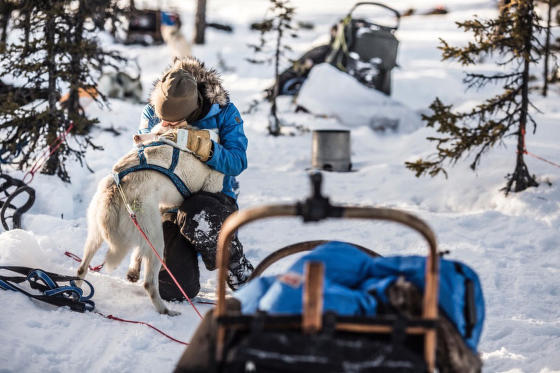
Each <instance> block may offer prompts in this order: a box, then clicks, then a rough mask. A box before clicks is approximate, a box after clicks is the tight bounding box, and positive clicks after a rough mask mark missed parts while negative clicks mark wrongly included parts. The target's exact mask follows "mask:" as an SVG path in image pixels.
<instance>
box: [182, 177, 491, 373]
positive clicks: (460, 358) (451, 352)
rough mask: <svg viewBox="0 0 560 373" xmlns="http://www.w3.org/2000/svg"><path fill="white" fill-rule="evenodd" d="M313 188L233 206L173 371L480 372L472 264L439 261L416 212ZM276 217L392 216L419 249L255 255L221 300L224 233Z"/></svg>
mask: <svg viewBox="0 0 560 373" xmlns="http://www.w3.org/2000/svg"><path fill="white" fill-rule="evenodd" d="M312 183H313V195H312V196H311V197H310V198H308V199H307V200H306V201H305V202H303V203H297V204H295V205H272V206H264V207H259V208H253V209H249V210H241V211H239V212H238V213H235V214H232V215H231V216H230V217H229V218H228V219H227V220H226V221H225V222H224V225H223V226H222V229H221V231H220V236H219V240H218V251H217V263H218V264H217V265H218V271H219V273H218V284H217V292H216V293H217V297H218V299H217V305H216V308H215V309H214V310H213V311H211V312H209V313H208V314H207V315H206V317H205V318H204V320H203V322H202V323H201V325H199V328H198V329H197V331H196V333H195V335H194V337H193V338H192V340H191V345H190V346H189V347H188V348H187V349H186V350H185V352H184V354H183V356H182V357H181V359H180V361H179V363H178V365H177V368H176V372H206V371H208V372H321V373H326V372H428V371H429V372H433V371H434V369H435V368H436V367H437V368H438V370H439V372H478V371H480V368H481V361H480V358H479V357H478V355H477V353H476V345H477V343H478V339H479V337H480V333H481V328H482V322H483V319H484V304H483V300H482V291H481V288H480V284H479V282H478V277H477V276H476V274H475V273H474V271H472V270H471V269H470V268H468V267H467V266H465V265H463V264H462V263H459V262H453V261H449V260H444V259H440V257H439V254H438V252H437V244H436V238H435V235H434V233H433V232H432V230H431V229H430V228H429V226H428V225H427V224H426V223H425V222H423V221H422V220H420V219H419V218H417V217H415V216H413V215H411V214H408V213H406V212H403V211H399V210H394V209H386V208H373V207H341V206H334V205H331V204H330V202H329V200H328V198H326V197H324V196H322V195H321V191H320V188H321V175H320V174H314V175H312ZM280 216H285V217H287V216H301V217H302V218H303V221H304V222H310V221H311V222H316V221H320V220H324V219H327V218H336V219H338V218H345V219H371V220H383V221H393V222H397V223H400V224H403V225H406V226H408V227H409V228H412V229H413V230H415V231H417V232H418V233H420V235H421V236H422V237H423V238H424V240H425V241H426V242H427V244H428V247H429V253H428V256H427V257H420V256H413V257H380V256H379V255H378V254H376V253H375V252H373V251H371V250H369V249H367V248H364V247H361V246H358V245H353V244H349V243H345V242H325V241H308V242H301V243H297V244H294V245H290V246H287V247H285V248H282V249H280V250H277V251H275V252H274V253H272V254H271V255H269V256H268V257H267V258H265V259H264V260H263V261H262V262H261V263H260V264H259V265H258V266H257V267H256V269H255V271H254V273H253V276H252V281H250V282H249V283H248V284H247V285H246V286H245V287H243V288H241V289H240V290H239V291H237V292H236V293H235V294H234V298H228V299H226V297H225V289H226V288H225V280H226V273H227V268H228V261H229V258H228V256H229V246H230V243H231V240H232V237H233V236H234V235H235V234H236V231H237V230H238V229H239V228H240V227H241V226H243V225H245V224H248V223H250V222H253V221H256V220H259V219H264V218H267V217H280ZM303 251H310V253H309V254H306V255H305V256H303V257H302V258H300V259H298V260H297V261H296V262H295V263H294V264H293V265H292V266H291V267H290V269H289V270H288V271H287V272H285V273H284V274H281V275H279V276H276V277H260V276H261V275H262V274H263V271H264V270H265V269H266V268H268V267H269V266H270V265H272V264H274V263H276V262H277V261H278V260H280V259H281V258H284V257H286V256H288V255H292V254H295V253H300V252H303ZM360 274H361V275H360ZM440 276H441V282H440ZM343 285H344V286H343ZM363 289H367V292H364V291H362V290H363ZM366 293H367V294H366ZM440 295H443V296H441V299H440ZM438 300H439V302H438ZM438 305H439V307H438ZM438 309H441V310H442V311H443V314H444V316H445V317H440V316H439V315H440V314H439V313H438ZM436 355H437V358H436Z"/></svg>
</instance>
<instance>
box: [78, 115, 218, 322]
mask: <svg viewBox="0 0 560 373" xmlns="http://www.w3.org/2000/svg"><path fill="white" fill-rule="evenodd" d="M184 123H185V124H186V122H184ZM173 131H175V133H173ZM176 131H178V129H177V127H174V128H173V129H171V130H169V129H166V128H163V127H160V128H158V127H155V128H154V129H153V131H152V134H153V133H155V134H161V135H163V136H164V137H166V138H171V139H173V138H177V133H176ZM135 140H136V141H137V142H141V141H142V139H139V138H136V139H135ZM172 152H173V147H172V146H171V145H161V146H153V147H146V148H145V149H144V155H145V157H146V160H147V162H148V163H150V164H154V165H158V166H161V167H164V168H168V167H169V165H170V163H171V159H172ZM138 164H139V159H138V152H137V151H136V150H132V151H130V152H129V153H128V154H126V155H125V156H124V157H122V158H121V159H120V160H119V161H118V162H117V163H116V164H115V165H114V167H113V172H114V173H119V172H121V171H123V170H125V169H128V168H130V167H132V166H136V165H138ZM175 173H176V174H177V176H179V177H180V178H181V180H183V182H184V183H185V185H186V186H187V188H188V189H189V191H190V192H191V193H194V192H198V191H207V192H212V193H217V192H219V191H220V190H222V186H223V177H224V175H223V174H222V173H220V172H218V171H215V170H213V169H211V168H210V167H208V166H207V165H206V164H204V163H203V162H201V161H200V160H198V159H197V158H196V157H195V156H194V155H192V154H191V153H189V152H186V151H181V152H180V155H179V161H178V163H177V167H176V168H175ZM120 185H121V187H122V191H123V193H124V196H125V197H126V199H127V201H128V202H129V203H130V204H131V205H132V207H133V209H134V210H135V213H136V217H137V220H138V223H139V224H140V226H141V227H142V228H143V230H144V231H145V233H146V235H147V237H148V239H149V240H150V242H151V243H152V244H153V246H154V247H155V248H156V249H157V251H158V254H159V255H160V257H162V258H163V245H164V242H163V229H162V225H161V211H166V210H169V209H172V208H177V207H179V206H180V205H181V204H182V202H183V196H182V195H181V194H180V193H179V191H178V190H177V188H176V187H175V185H174V183H173V182H172V181H171V180H170V179H169V178H168V177H167V176H166V175H164V174H162V173H160V172H157V171H153V170H141V171H135V172H131V173H129V174H127V175H126V176H124V177H123V178H122V180H121V181H120ZM87 221H88V235H87V240H86V243H85V246H84V259H83V261H82V263H81V265H80V267H79V268H78V277H80V278H84V277H85V276H86V274H87V271H88V266H89V264H90V262H91V260H92V258H93V256H94V254H95V253H96V252H97V250H98V249H99V247H100V246H101V244H102V243H103V241H105V242H107V243H108V245H109V250H108V252H107V256H106V257H105V265H106V267H107V268H108V269H109V270H112V269H114V268H115V267H116V266H117V265H118V264H119V263H120V262H121V261H122V260H123V259H124V257H125V256H126V255H127V253H128V252H129V251H130V249H136V251H135V254H134V255H133V256H132V260H131V263H130V269H129V274H128V277H129V279H130V278H134V275H136V279H137V278H138V274H139V271H140V265H141V261H142V258H143V259H144V264H145V266H146V267H145V269H146V270H145V277H144V288H145V289H146V291H147V293H148V295H149V296H150V298H151V300H152V303H153V304H154V306H155V308H156V310H157V311H158V312H159V313H162V314H169V315H177V314H179V313H178V312H176V311H171V310H169V309H168V308H167V307H166V306H165V304H164V303H163V301H162V299H161V297H160V295H159V285H158V274H159V270H160V268H161V263H160V261H159V260H158V258H157V256H156V255H155V254H154V252H153V251H152V249H151V248H150V246H149V245H148V243H147V242H146V241H145V240H144V239H143V237H142V236H141V234H140V233H139V232H138V230H137V229H136V227H135V226H134V223H133V222H132V220H131V219H130V217H129V213H128V210H127V206H126V204H125V202H124V201H123V198H122V197H121V194H120V192H119V190H118V187H117V185H116V183H115V180H114V178H113V176H112V175H108V176H107V177H105V178H103V179H102V180H101V181H100V182H99V185H98V187H97V191H96V193H95V195H94V196H93V199H92V200H91V202H90V204H89V208H88V212H87Z"/></svg>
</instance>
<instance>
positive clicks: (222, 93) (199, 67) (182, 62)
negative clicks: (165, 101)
mask: <svg viewBox="0 0 560 373" xmlns="http://www.w3.org/2000/svg"><path fill="white" fill-rule="evenodd" d="M174 68H181V69H183V70H185V71H188V72H189V73H190V74H191V75H192V76H193V77H194V79H195V80H196V82H197V84H198V89H199V90H200V91H201V92H202V94H203V96H204V98H205V99H207V100H208V101H209V103H210V104H218V105H220V106H224V105H226V104H227V103H228V102H229V94H228V93H227V91H226V90H225V89H224V87H223V86H222V78H221V77H220V75H219V73H218V72H217V71H216V70H214V69H209V68H207V67H205V66H204V63H203V62H201V61H199V60H198V59H196V58H194V57H184V58H175V60H174V61H173V64H171V66H169V67H168V68H167V69H165V71H164V72H163V73H162V74H161V77H163V76H164V75H165V74H166V73H167V72H168V71H169V70H171V69H174ZM161 77H160V78H158V80H156V81H155V82H154V88H155V87H156V86H157V85H158V83H159V82H160V80H161ZM152 92H153V91H152ZM150 104H153V103H152V94H150Z"/></svg>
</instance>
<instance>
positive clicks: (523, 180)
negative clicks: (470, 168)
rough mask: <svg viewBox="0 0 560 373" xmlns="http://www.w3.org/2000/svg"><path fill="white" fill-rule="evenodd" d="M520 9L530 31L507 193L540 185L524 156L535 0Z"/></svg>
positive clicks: (526, 38) (526, 37) (527, 34)
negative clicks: (514, 156)
mask: <svg viewBox="0 0 560 373" xmlns="http://www.w3.org/2000/svg"><path fill="white" fill-rule="evenodd" d="M518 11H523V12H525V14H521V15H520V16H521V17H522V19H524V20H525V25H524V26H525V27H526V28H527V30H528V32H527V33H526V34H525V50H524V54H523V56H524V60H525V61H524V67H523V81H522V86H521V113H520V114H519V131H518V133H517V161H516V164H515V171H514V172H513V174H511V175H509V179H508V181H507V184H506V187H505V188H504V189H505V193H506V195H508V193H509V192H511V191H513V192H516V193H517V192H521V191H523V190H525V189H527V188H529V187H532V186H535V187H536V186H539V184H538V183H537V182H536V180H535V178H534V177H533V176H531V174H530V173H529V170H528V168H527V165H526V164H525V160H524V159H523V156H524V154H525V152H526V150H525V131H526V128H527V119H528V114H529V66H530V63H531V36H532V34H533V26H532V25H533V11H534V10H533V1H532V0H531V1H529V2H528V5H527V7H523V6H522V8H521V9H519V10H518Z"/></svg>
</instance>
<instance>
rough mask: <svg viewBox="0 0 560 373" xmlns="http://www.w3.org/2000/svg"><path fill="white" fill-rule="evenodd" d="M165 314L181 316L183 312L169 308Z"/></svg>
mask: <svg viewBox="0 0 560 373" xmlns="http://www.w3.org/2000/svg"><path fill="white" fill-rule="evenodd" d="M164 314H166V315H169V316H179V315H180V314H181V312H179V311H173V310H169V309H167V310H165V311H164Z"/></svg>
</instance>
